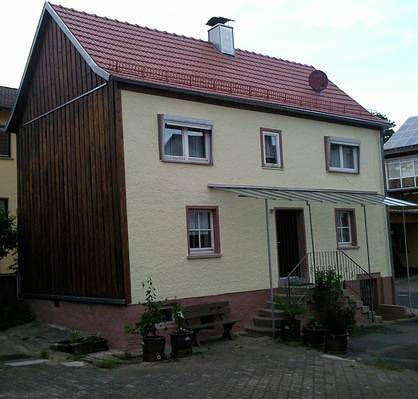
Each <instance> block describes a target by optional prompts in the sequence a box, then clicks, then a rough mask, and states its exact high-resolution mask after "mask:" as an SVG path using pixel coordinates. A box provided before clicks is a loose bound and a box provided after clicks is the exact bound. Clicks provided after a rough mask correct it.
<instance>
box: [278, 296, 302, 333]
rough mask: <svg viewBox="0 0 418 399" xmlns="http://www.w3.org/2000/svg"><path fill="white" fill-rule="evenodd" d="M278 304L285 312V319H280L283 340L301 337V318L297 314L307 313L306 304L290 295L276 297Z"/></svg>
mask: <svg viewBox="0 0 418 399" xmlns="http://www.w3.org/2000/svg"><path fill="white" fill-rule="evenodd" d="M276 306H277V308H278V309H279V310H281V311H282V312H283V316H284V319H283V320H280V338H281V339H282V340H283V341H295V340H298V339H299V338H300V327H301V322H300V320H298V319H296V316H300V315H303V313H305V305H304V304H303V303H301V302H299V301H294V300H292V299H291V298H290V297H289V298H286V299H282V298H276Z"/></svg>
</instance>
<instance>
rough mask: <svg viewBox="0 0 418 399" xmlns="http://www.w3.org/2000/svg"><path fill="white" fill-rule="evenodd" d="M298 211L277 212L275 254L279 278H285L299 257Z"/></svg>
mask: <svg viewBox="0 0 418 399" xmlns="http://www.w3.org/2000/svg"><path fill="white" fill-rule="evenodd" d="M300 213H301V211H300V210H287V209H286V210H277V211H276V229H277V253H278V258H279V270H280V277H286V276H287V275H288V274H289V272H291V271H292V269H293V268H294V267H295V266H296V265H297V263H298V262H299V260H300V258H301V256H300V253H299V252H300V251H299V248H300V243H299V241H298V237H299V234H298V217H300Z"/></svg>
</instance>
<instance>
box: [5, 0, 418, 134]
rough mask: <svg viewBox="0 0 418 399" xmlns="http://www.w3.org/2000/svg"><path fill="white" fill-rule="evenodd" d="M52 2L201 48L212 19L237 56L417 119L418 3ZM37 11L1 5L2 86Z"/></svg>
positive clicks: (12, 78)
mask: <svg viewBox="0 0 418 399" xmlns="http://www.w3.org/2000/svg"><path fill="white" fill-rule="evenodd" d="M56 1H57V3H59V4H62V5H64V6H67V7H73V8H75V9H79V10H84V11H86V12H93V13H96V14H98V15H102V16H107V17H109V18H116V19H119V20H122V21H128V22H132V23H137V24H139V25H144V26H149V27H151V28H157V29H160V30H166V31H168V32H175V33H179V34H184V35H187V36H192V37H196V38H201V39H204V40H206V39H207V27H206V26H205V23H206V21H207V20H208V19H209V18H210V17H212V16H225V17H229V18H232V19H234V20H235V21H236V22H235V23H233V26H234V28H235V44H236V46H237V47H238V48H242V49H245V50H251V51H256V52H259V53H263V54H267V55H271V56H275V57H280V58H284V59H288V60H291V61H297V62H301V63H304V64H310V65H313V66H315V67H316V68H318V69H322V70H324V71H325V72H326V73H327V75H328V77H329V78H330V79H331V80H332V81H333V82H334V83H336V84H337V85H338V86H339V87H340V88H342V89H343V90H344V91H346V92H347V93H348V94H350V95H351V96H352V97H353V98H354V99H356V100H357V101H358V102H360V104H362V105H363V106H365V107H366V108H369V109H375V110H378V111H380V112H382V113H385V114H387V115H388V117H389V118H391V119H393V120H395V121H396V123H397V124H398V127H399V125H400V124H402V123H403V122H404V121H405V119H406V118H407V117H408V116H412V115H418V1H417V0H397V1H395V0H380V1H378V0H363V1H360V0H352V1H345V2H342V1H336V0H334V1H328V0H315V1H303V0H293V1H292V0H258V1H256V0H241V1H238V0H229V1H226V0H210V1H196V0H194V1H193V0H175V1H174V0H171V1H163V0H148V1H144V0H142V1H132V0H131V1H129V0H118V1H109V0H89V1H85V0H84V1H83V0H56ZM42 6H43V1H41V0H13V1H4V2H3V4H2V14H1V17H2V18H1V22H0V38H1V41H0V54H1V58H0V85H3V86H11V87H17V86H18V85H19V82H20V79H21V76H22V73H23V69H24V65H25V63H26V59H27V56H28V52H29V48H30V45H31V43H32V39H33V35H34V33H35V29H36V25H37V23H38V19H39V15H40V13H41V10H42Z"/></svg>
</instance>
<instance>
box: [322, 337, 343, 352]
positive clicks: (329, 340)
mask: <svg viewBox="0 0 418 399" xmlns="http://www.w3.org/2000/svg"><path fill="white" fill-rule="evenodd" d="M347 342H348V334H347V333H345V334H329V333H327V334H326V335H325V351H326V352H330V353H346V352H347Z"/></svg>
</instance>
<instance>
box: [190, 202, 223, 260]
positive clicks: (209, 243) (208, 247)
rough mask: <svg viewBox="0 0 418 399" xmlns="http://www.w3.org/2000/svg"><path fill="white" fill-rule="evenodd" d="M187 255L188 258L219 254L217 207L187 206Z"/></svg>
mask: <svg viewBox="0 0 418 399" xmlns="http://www.w3.org/2000/svg"><path fill="white" fill-rule="evenodd" d="M186 215H187V233H188V253H189V255H190V256H201V255H215V254H220V241H219V213H218V207H217V206H187V207H186Z"/></svg>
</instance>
